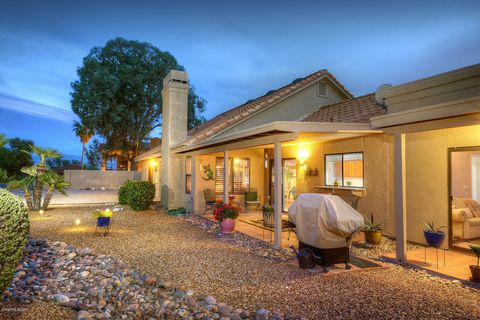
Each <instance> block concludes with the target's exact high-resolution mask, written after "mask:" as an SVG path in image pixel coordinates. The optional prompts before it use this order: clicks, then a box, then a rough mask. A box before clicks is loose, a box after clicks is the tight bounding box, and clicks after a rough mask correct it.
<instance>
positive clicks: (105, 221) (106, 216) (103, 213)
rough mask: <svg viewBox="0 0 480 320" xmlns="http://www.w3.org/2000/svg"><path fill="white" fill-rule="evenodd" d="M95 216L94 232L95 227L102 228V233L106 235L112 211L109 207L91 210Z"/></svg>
mask: <svg viewBox="0 0 480 320" xmlns="http://www.w3.org/2000/svg"><path fill="white" fill-rule="evenodd" d="M93 215H94V217H95V218H97V226H96V227H95V234H97V228H104V232H103V235H104V236H106V235H107V234H108V232H109V231H110V230H109V226H110V219H111V218H112V211H111V210H110V209H108V208H107V209H105V210H95V211H94V212H93Z"/></svg>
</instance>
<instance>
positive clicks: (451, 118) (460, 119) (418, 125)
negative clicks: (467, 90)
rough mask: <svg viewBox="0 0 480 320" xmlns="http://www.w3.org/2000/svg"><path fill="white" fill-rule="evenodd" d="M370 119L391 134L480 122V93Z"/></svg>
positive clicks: (375, 125)
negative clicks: (470, 96)
mask: <svg viewBox="0 0 480 320" xmlns="http://www.w3.org/2000/svg"><path fill="white" fill-rule="evenodd" d="M370 120H371V122H372V126H374V127H377V128H382V129H383V130H384V131H385V132H387V133H391V134H395V133H401V132H405V133H408V132H417V131H428V130H436V129H442V128H451V127H459V126H469V125H475V124H480V95H479V96H478V97H474V98H469V99H463V100H456V101H449V102H446V103H440V104H436V105H431V106H426V107H422V108H415V109H408V110H404V111H399V112H394V113H391V114H386V115H382V116H378V117H374V118H371V119H370Z"/></svg>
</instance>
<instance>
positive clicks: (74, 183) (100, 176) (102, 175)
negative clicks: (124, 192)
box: [64, 170, 141, 189]
mask: <svg viewBox="0 0 480 320" xmlns="http://www.w3.org/2000/svg"><path fill="white" fill-rule="evenodd" d="M64 177H65V181H67V182H70V184H71V186H70V188H71V189H87V188H92V187H93V188H101V187H105V188H106V189H118V188H119V186H120V185H122V184H124V183H125V181H127V180H140V178H141V174H140V172H139V171H101V170H65V171H64Z"/></svg>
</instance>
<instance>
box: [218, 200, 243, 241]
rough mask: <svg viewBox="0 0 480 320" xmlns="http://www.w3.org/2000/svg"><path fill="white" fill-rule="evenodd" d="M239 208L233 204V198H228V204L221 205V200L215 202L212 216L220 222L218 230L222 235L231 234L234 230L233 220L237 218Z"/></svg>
mask: <svg viewBox="0 0 480 320" xmlns="http://www.w3.org/2000/svg"><path fill="white" fill-rule="evenodd" d="M239 213H240V208H239V207H238V204H237V203H235V196H228V203H223V200H222V199H217V201H216V202H215V206H214V210H213V216H214V218H215V220H216V221H218V222H220V228H221V229H222V232H223V233H232V232H233V229H235V219H237V218H238V215H239Z"/></svg>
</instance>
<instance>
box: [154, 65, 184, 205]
mask: <svg viewBox="0 0 480 320" xmlns="http://www.w3.org/2000/svg"><path fill="white" fill-rule="evenodd" d="M188 90H189V84H188V75H187V73H186V72H184V71H178V70H171V71H170V72H169V73H168V74H167V76H166V77H165V79H163V90H162V100H163V104H162V113H163V116H162V168H161V180H160V185H161V186H162V187H161V195H160V198H161V203H162V205H163V206H165V207H168V208H172V207H180V206H182V200H183V194H184V192H183V191H184V190H185V188H184V186H183V183H184V181H183V179H178V175H179V174H180V173H181V172H183V170H184V168H183V166H184V163H183V162H184V161H182V159H183V157H181V156H179V155H175V154H172V153H171V152H170V148H171V147H172V146H174V145H177V144H179V143H180V142H182V141H185V140H186V139H187V117H188Z"/></svg>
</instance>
